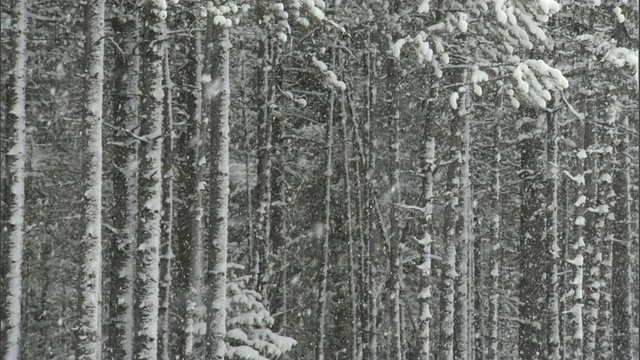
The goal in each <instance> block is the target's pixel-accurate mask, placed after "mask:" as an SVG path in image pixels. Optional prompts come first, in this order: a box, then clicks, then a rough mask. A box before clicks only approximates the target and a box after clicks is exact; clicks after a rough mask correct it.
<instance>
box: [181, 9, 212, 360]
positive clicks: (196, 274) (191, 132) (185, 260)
mask: <svg viewBox="0 0 640 360" xmlns="http://www.w3.org/2000/svg"><path fill="white" fill-rule="evenodd" d="M196 24H200V21H198V20H196ZM190 40H191V48H190V53H189V70H190V71H189V77H188V82H189V84H190V91H188V93H187V94H186V99H187V106H188V113H189V117H188V120H187V124H186V126H185V128H184V133H183V138H182V139H181V147H180V150H181V155H182V164H181V171H180V173H181V174H182V175H183V176H184V180H183V181H182V183H183V184H184V187H183V188H182V194H181V197H182V198H183V199H184V203H183V204H182V207H181V208H180V211H179V212H178V224H179V227H178V228H179V231H178V234H179V237H178V239H179V243H178V244H177V246H176V248H177V249H179V250H178V254H177V259H176V260H177V262H176V263H177V264H178V269H177V270H178V279H177V280H178V281H176V283H177V284H176V285H177V289H176V291H179V292H180V300H181V301H179V302H178V309H179V314H180V317H181V318H182V323H181V324H180V326H178V329H179V331H178V334H179V336H178V339H177V346H176V353H177V354H178V356H180V358H184V359H189V358H190V357H191V354H192V352H193V343H194V334H193V332H194V324H195V322H196V321H197V319H196V314H195V313H194V310H195V308H196V306H198V305H200V303H201V302H202V301H201V296H200V291H201V288H202V276H203V264H202V262H203V245H202V228H201V227H202V226H201V225H202V217H203V212H204V209H203V205H202V192H203V190H204V182H203V171H204V166H205V163H206V154H205V152H204V146H203V142H204V138H205V137H204V136H203V134H204V131H205V127H206V120H205V119H203V113H205V114H206V109H205V108H206V106H203V91H202V90H203V84H204V86H205V89H208V87H211V86H214V83H215V82H214V80H212V78H211V76H212V75H211V74H207V73H205V74H203V66H204V65H203V59H204V54H203V52H202V36H201V33H200V32H199V31H196V32H195V33H194V35H193V36H192V38H191V39H190ZM207 66H208V67H211V66H214V65H213V64H207ZM209 71H210V70H209ZM207 91H209V90H205V96H206V95H207V94H206V92H207Z"/></svg>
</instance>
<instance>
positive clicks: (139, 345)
mask: <svg viewBox="0 0 640 360" xmlns="http://www.w3.org/2000/svg"><path fill="white" fill-rule="evenodd" d="M163 5H164V6H163ZM166 11H167V9H166V4H164V3H152V2H147V3H145V4H144V6H143V21H144V22H146V24H147V26H145V28H144V33H143V38H142V43H141V51H142V72H141V79H142V81H143V87H142V88H143V90H142V91H143V95H142V112H141V116H140V125H141V126H140V136H141V137H143V138H144V139H145V141H143V142H142V143H141V146H140V169H139V174H138V175H139V176H138V191H139V192H138V194H139V206H138V214H139V226H138V244H137V248H136V278H135V291H134V306H135V308H136V311H135V312H134V349H133V351H134V355H133V357H134V359H136V360H143V359H156V358H157V356H158V309H159V300H160V297H159V295H160V294H159V291H160V288H159V280H160V239H161V237H162V229H161V217H162V214H161V211H162V146H163V136H162V135H163V133H162V125H163V121H164V120H163V118H164V116H163V110H164V109H163V105H164V98H165V92H164V90H163V81H164V66H163V65H164V64H163V60H164V52H165V46H164V45H163V43H162V41H161V37H162V36H163V35H164V34H165V33H166V25H165V20H164V19H165V18H166V15H167V14H166ZM167 156H168V154H167Z"/></svg>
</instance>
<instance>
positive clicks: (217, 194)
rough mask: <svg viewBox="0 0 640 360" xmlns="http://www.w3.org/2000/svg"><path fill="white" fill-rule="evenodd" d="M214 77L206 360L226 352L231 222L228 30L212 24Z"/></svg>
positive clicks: (219, 357) (218, 358) (221, 358)
mask: <svg viewBox="0 0 640 360" xmlns="http://www.w3.org/2000/svg"><path fill="white" fill-rule="evenodd" d="M208 27H209V29H208V31H211V32H212V35H211V41H212V44H211V48H212V55H211V56H210V57H209V60H210V61H212V65H213V67H214V69H215V70H214V71H212V73H213V74H214V76H215V78H217V79H220V81H221V83H222V91H220V92H218V94H217V95H216V96H215V97H213V98H212V99H211V103H210V116H209V117H210V119H211V161H212V167H211V169H212V170H211V175H210V176H211V181H210V183H211V202H210V226H209V244H210V246H211V248H210V251H209V254H210V255H209V262H208V268H207V284H208V285H209V286H210V290H209V292H210V293H209V294H208V299H207V301H206V306H207V316H206V318H207V335H206V355H205V359H207V360H224V358H225V352H226V343H225V334H226V332H227V331H226V325H225V322H226V309H227V289H226V288H227V238H228V223H229V108H230V104H231V88H230V84H229V81H230V80H229V52H230V49H231V42H230V40H229V29H228V28H226V27H224V26H220V25H214V24H212V23H209V25H208Z"/></svg>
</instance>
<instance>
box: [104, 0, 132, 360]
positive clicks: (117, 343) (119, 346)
mask: <svg viewBox="0 0 640 360" xmlns="http://www.w3.org/2000/svg"><path fill="white" fill-rule="evenodd" d="M124 6H125V8H124V11H125V13H126V14H127V15H129V14H130V15H132V16H131V17H125V16H116V17H115V18H114V21H113V29H114V32H115V33H116V34H117V36H116V39H117V40H118V43H119V47H118V48H117V49H116V50H115V55H116V56H115V69H116V73H117V74H118V75H117V77H116V79H115V81H116V83H115V85H114V87H115V89H118V96H116V97H115V98H114V101H113V113H114V115H115V120H114V125H115V126H116V127H118V128H119V130H118V134H117V135H116V142H118V143H119V144H120V145H119V146H117V147H116V150H115V154H114V160H113V161H114V165H115V169H114V172H113V174H114V175H113V188H114V193H117V194H119V195H118V196H116V197H115V205H114V212H113V223H114V226H115V228H116V229H118V233H117V234H116V235H115V236H114V239H113V243H112V245H111V251H110V256H111V283H110V285H111V289H110V293H109V319H110V322H109V323H108V325H107V335H108V342H107V343H106V346H105V353H106V354H109V357H111V358H114V359H115V358H117V359H132V357H133V286H134V268H135V256H134V254H135V252H134V251H135V250H134V249H135V245H136V242H137V240H136V238H137V229H138V180H137V171H138V139H136V138H135V137H134V136H132V134H135V131H136V128H137V127H138V124H139V121H138V102H139V99H138V91H139V86H138V84H139V81H140V78H139V72H140V55H139V53H138V51H137V45H138V41H139V38H138V36H137V31H138V28H139V23H138V17H137V13H136V12H137V10H136V8H135V5H134V4H133V2H131V1H127V2H126V3H125V5H124Z"/></svg>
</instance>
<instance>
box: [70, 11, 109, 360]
mask: <svg viewBox="0 0 640 360" xmlns="http://www.w3.org/2000/svg"><path fill="white" fill-rule="evenodd" d="M104 8H105V2H104V0H93V1H88V2H87V5H86V9H85V11H86V23H85V32H86V33H85V62H86V63H85V96H84V99H83V127H84V135H85V138H86V143H85V148H84V151H83V155H84V156H83V164H82V166H83V173H84V176H83V179H82V181H83V186H82V189H83V198H82V207H83V208H82V218H83V225H84V227H85V229H84V234H83V236H82V240H81V242H80V245H81V251H82V256H81V259H82V260H81V264H80V267H81V268H80V277H79V283H78V297H79V298H78V323H77V325H76V326H77V328H76V358H77V359H99V358H100V356H101V354H102V338H101V307H102V304H101V297H102V295H101V294H102V91H103V89H102V82H103V79H104V26H105V25H104Z"/></svg>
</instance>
